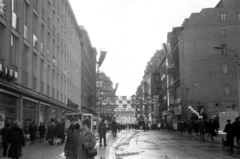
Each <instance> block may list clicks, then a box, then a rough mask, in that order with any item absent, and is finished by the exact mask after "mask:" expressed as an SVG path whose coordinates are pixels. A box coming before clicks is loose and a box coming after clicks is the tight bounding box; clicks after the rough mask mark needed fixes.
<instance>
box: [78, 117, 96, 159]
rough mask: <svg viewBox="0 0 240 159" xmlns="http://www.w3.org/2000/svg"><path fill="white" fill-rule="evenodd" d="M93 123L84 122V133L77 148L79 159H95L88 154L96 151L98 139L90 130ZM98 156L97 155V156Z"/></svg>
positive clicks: (82, 132)
mask: <svg viewBox="0 0 240 159" xmlns="http://www.w3.org/2000/svg"><path fill="white" fill-rule="evenodd" d="M90 125H91V123H90V121H89V120H87V119H85V120H84V121H83V122H82V127H83V129H82V131H81V133H80V136H79V142H78V147H77V159H94V155H93V156H91V155H89V154H88V152H89V151H92V150H95V151H96V149H94V147H95V145H96V138H95V135H94V133H93V132H92V131H91V130H90V129H89V127H90ZM95 155H96V154H95Z"/></svg>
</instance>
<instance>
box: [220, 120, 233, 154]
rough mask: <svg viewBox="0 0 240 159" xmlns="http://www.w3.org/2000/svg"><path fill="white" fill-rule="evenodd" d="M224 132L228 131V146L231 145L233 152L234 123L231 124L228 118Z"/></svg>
mask: <svg viewBox="0 0 240 159" xmlns="http://www.w3.org/2000/svg"><path fill="white" fill-rule="evenodd" d="M223 132H225V133H227V143H228V146H230V150H231V152H233V144H234V128H233V125H232V124H231V120H227V125H226V126H225V129H224V130H223Z"/></svg>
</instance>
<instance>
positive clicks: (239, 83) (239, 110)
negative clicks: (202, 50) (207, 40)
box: [213, 47, 240, 116]
mask: <svg viewBox="0 0 240 159" xmlns="http://www.w3.org/2000/svg"><path fill="white" fill-rule="evenodd" d="M213 49H216V50H229V51H232V52H234V53H235V58H236V60H237V62H236V63H237V88H238V116H239V115H240V81H239V80H240V79H239V60H238V53H237V52H236V51H235V50H233V49H229V48H226V47H213Z"/></svg>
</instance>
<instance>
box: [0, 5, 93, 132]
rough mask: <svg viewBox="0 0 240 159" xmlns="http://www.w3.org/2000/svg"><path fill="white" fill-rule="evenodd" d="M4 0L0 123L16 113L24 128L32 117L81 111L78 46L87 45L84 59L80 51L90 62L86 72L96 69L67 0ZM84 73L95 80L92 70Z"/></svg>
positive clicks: (57, 118) (0, 40)
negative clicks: (90, 74) (88, 73)
mask: <svg viewBox="0 0 240 159" xmlns="http://www.w3.org/2000/svg"><path fill="white" fill-rule="evenodd" d="M3 3H4V4H5V5H6V6H5V9H4V14H1V16H0V116H1V119H3V120H1V121H0V122H1V123H0V129H1V128H2V126H3V125H4V122H10V123H11V122H12V121H13V120H15V119H17V120H19V121H20V122H21V123H22V128H23V130H24V133H28V129H29V123H30V122H31V121H34V122H35V123H36V124H37V125H38V124H39V123H40V122H44V123H47V122H49V121H50V119H54V120H55V121H63V120H64V114H65V113H67V112H79V111H81V103H82V101H81V99H82V98H81V97H82V93H81V91H82V87H81V78H85V76H84V77H82V72H81V71H82V67H83V66H82V65H81V64H82V57H81V56H82V53H81V51H82V50H86V52H88V55H89V56H90V61H91V60H92V61H91V62H89V63H90V64H89V63H88V61H87V60H88V57H87V56H88V55H87V54H86V52H85V54H86V56H85V54H84V60H85V62H86V63H84V66H85V65H89V66H87V67H88V68H89V70H87V71H85V72H91V73H92V72H96V71H95V70H94V69H95V68H93V67H95V66H94V65H95V53H94V49H93V48H91V45H90V43H89V41H90V40H89V38H88V36H87V34H86V31H85V30H84V29H80V28H79V25H78V24H77V21H76V18H75V16H74V14H73V10H72V8H71V6H70V3H69V1H68V0H64V1H63V0H62V1H60V0H31V1H30V0H3ZM84 38H87V39H84ZM84 42H86V43H84ZM81 44H82V45H83V46H81ZM82 47H83V48H84V49H82ZM87 67H86V68H87ZM86 74H87V73H86ZM86 76H87V77H86V78H87V79H88V80H89V79H91V80H93V81H94V77H95V75H94V73H93V74H92V76H88V75H86ZM92 78H93V79H92ZM91 80H89V82H91ZM92 83H95V82H91V83H90V84H92ZM90 84H89V85H90ZM84 90H85V87H84ZM84 93H85V92H84ZM88 93H89V94H88ZM90 93H93V94H94V84H93V85H92V88H89V89H87V96H90ZM83 100H84V102H85V103H87V100H86V101H85V99H83ZM90 107H91V106H90Z"/></svg>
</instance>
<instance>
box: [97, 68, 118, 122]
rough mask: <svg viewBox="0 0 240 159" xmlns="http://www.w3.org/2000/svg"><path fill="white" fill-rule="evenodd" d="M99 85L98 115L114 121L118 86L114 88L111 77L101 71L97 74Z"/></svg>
mask: <svg viewBox="0 0 240 159" xmlns="http://www.w3.org/2000/svg"><path fill="white" fill-rule="evenodd" d="M97 76H98V77H97V86H96V91H97V92H96V97H97V103H96V107H97V108H96V112H97V114H98V116H100V117H101V118H104V119H106V120H108V121H109V122H110V121H112V118H113V116H114V109H115V108H116V104H115V94H116V91H117V87H115V88H113V83H112V81H111V79H110V77H107V76H106V74H105V73H104V72H101V71H100V72H99V73H98V75H97Z"/></svg>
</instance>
